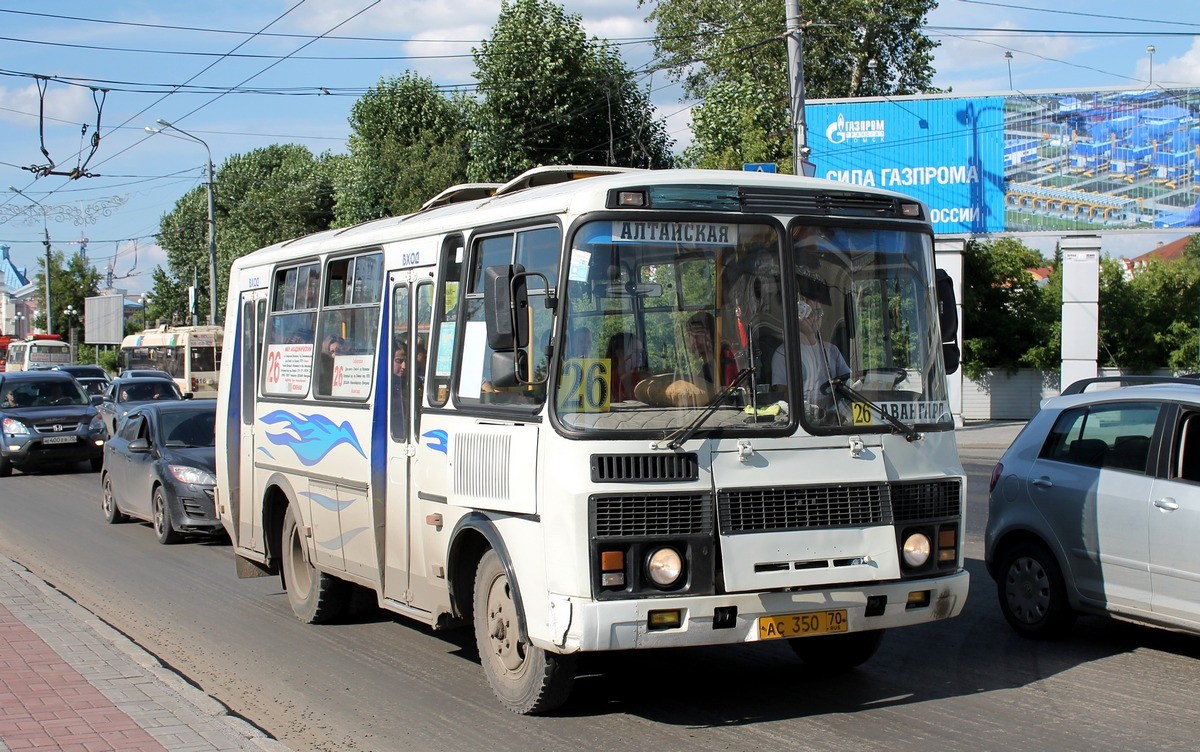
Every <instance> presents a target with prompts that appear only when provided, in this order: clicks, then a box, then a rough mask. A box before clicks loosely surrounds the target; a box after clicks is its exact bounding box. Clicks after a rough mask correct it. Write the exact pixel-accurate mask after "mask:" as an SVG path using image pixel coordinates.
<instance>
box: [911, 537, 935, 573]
mask: <svg viewBox="0 0 1200 752" xmlns="http://www.w3.org/2000/svg"><path fill="white" fill-rule="evenodd" d="M931 548H932V546H930V545H929V536H927V535H925V533H913V534H912V535H910V536H908V537H907V538H905V539H904V563H905V564H907V565H908V566H910V567H920V566H924V565H925V562H927V561H929V552H930V550H931Z"/></svg>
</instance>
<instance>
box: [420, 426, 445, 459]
mask: <svg viewBox="0 0 1200 752" xmlns="http://www.w3.org/2000/svg"><path fill="white" fill-rule="evenodd" d="M421 437H422V438H425V439H429V441H428V442H427V443H426V444H425V446H427V447H429V448H430V449H432V450H434V451H436V452H441V453H442V454H447V451H446V450H447V448H448V442H449V440H450V437H449V435H448V434H447V433H446V432H445V431H443V430H441V429H440V428H439V429H438V430H436V431H426V432H425V433H423V434H421Z"/></svg>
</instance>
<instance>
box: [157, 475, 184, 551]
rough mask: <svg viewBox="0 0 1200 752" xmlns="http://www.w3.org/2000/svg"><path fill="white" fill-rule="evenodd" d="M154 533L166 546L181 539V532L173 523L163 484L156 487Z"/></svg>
mask: <svg viewBox="0 0 1200 752" xmlns="http://www.w3.org/2000/svg"><path fill="white" fill-rule="evenodd" d="M154 534H155V535H157V536H158V542H159V543H161V544H163V545H164V546H166V545H170V544H172V543H174V542H176V541H177V540H179V533H177V532H176V531H175V528H174V526H172V525H171V510H170V508H169V507H168V506H167V495H166V494H165V493H163V490H162V486H159V487H158V488H156V489H154Z"/></svg>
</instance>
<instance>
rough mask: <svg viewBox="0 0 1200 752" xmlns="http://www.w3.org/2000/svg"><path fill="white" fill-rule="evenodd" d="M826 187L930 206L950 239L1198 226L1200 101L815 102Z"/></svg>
mask: <svg viewBox="0 0 1200 752" xmlns="http://www.w3.org/2000/svg"><path fill="white" fill-rule="evenodd" d="M805 113H806V115H807V119H808V143H809V146H811V147H812V156H811V157H810V159H811V160H812V161H813V162H815V163H816V165H817V172H816V174H817V176H818V177H823V178H830V179H833V180H840V181H842V182H847V183H857V184H860V185H871V186H876V187H879V188H889V189H891V190H894V191H898V192H900V193H905V194H908V195H910V196H914V197H916V198H919V199H921V200H922V201H924V202H925V203H926V204H928V205H929V209H930V219H931V220H932V221H933V226H934V230H935V231H936V232H938V233H947V234H972V233H993V232H1039V231H1041V232H1044V231H1055V232H1062V231H1068V232H1071V231H1096V230H1119V229H1139V228H1142V229H1150V228H1184V227H1196V226H1200V198H1198V194H1200V89H1195V88H1192V89H1147V90H1142V91H1125V90H1115V89H1114V90H1110V91H1093V90H1088V91H1072V92H1059V93H1054V92H1049V93H1040V92H1039V93H1022V94H1019V95H1012V96H984V97H955V96H947V95H931V96H920V97H889V98H886V99H837V100H820V101H814V102H811V103H809V105H808V107H806V108H805Z"/></svg>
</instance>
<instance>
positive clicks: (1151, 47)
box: [1146, 44, 1154, 86]
mask: <svg viewBox="0 0 1200 752" xmlns="http://www.w3.org/2000/svg"><path fill="white" fill-rule="evenodd" d="M1146 54H1147V55H1149V56H1150V85H1151V86H1153V85H1154V45H1152V44H1148V45H1146Z"/></svg>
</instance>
